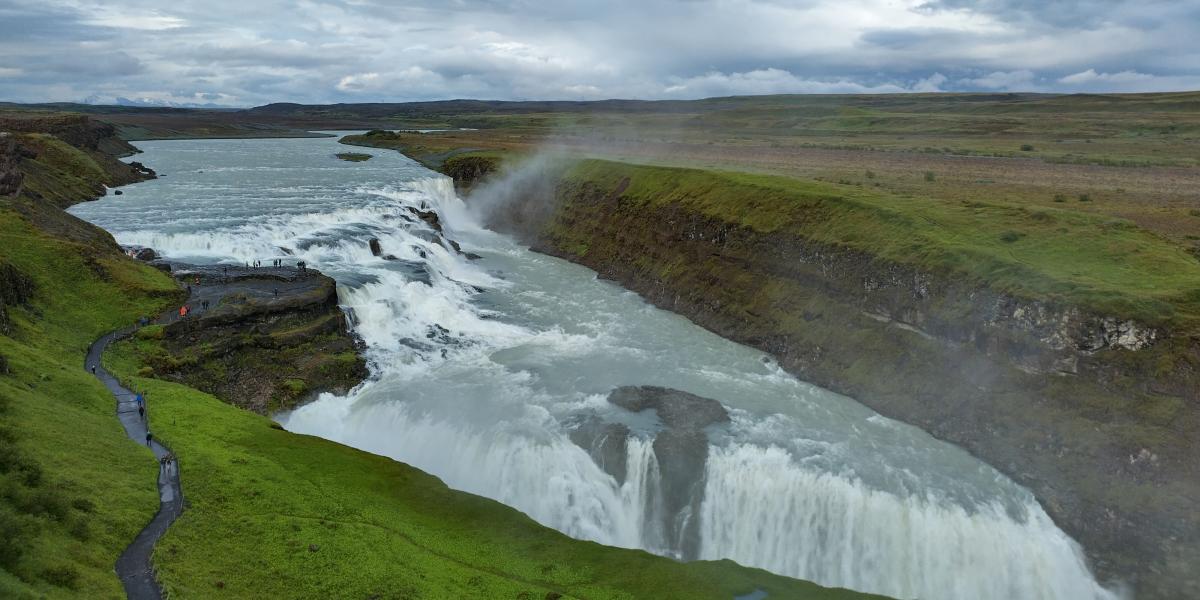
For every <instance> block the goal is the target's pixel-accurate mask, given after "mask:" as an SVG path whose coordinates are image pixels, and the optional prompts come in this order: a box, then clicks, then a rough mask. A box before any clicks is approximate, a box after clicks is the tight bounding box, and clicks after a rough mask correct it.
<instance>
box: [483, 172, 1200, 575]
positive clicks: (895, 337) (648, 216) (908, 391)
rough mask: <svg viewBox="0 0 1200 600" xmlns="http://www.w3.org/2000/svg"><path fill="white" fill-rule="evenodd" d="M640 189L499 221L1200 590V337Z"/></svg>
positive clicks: (1110, 564) (564, 191)
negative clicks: (960, 455)
mask: <svg viewBox="0 0 1200 600" xmlns="http://www.w3.org/2000/svg"><path fill="white" fill-rule="evenodd" d="M624 185H628V182H621V183H620V184H616V185H614V186H610V187H604V188H602V187H600V186H596V185H589V184H588V183H587V182H583V183H580V182H578V181H563V182H559V183H558V185H552V186H545V187H548V188H550V192H549V194H550V195H547V194H544V193H538V188H536V187H535V188H531V190H522V193H520V194H518V196H519V198H517V199H516V200H515V201H514V203H513V204H509V205H505V210H504V211H503V213H500V214H497V215H496V217H497V218H495V219H493V221H494V222H495V223H496V224H499V225H501V226H506V228H507V230H509V231H512V232H514V233H517V234H518V235H521V236H523V237H524V239H525V240H526V241H528V242H529V243H530V244H531V245H532V246H533V247H534V248H535V249H537V250H540V251H543V252H546V253H549V254H553V255H556V256H560V257H562V258H566V259H568V260H571V261H574V262H577V263H580V264H582V265H585V266H588V267H590V268H592V269H594V270H596V271H597V272H598V273H599V275H600V276H601V277H603V278H608V279H612V280H615V281H617V282H619V283H620V284H622V285H623V286H624V287H626V288H628V289H631V290H633V291H635V292H638V293H639V294H641V295H642V296H643V297H644V298H646V299H647V300H648V301H649V302H651V303H653V304H655V305H657V306H660V307H662V308H666V309H669V310H672V311H675V312H678V313H680V314H682V315H684V316H687V317H688V318H690V319H691V320H693V321H694V322H696V323H697V324H699V325H701V326H703V327H705V328H707V329H710V330H712V331H714V332H716V333H718V334H720V335H722V336H724V337H726V338H729V339H733V340H735V341H738V342H741V343H745V344H747V345H750V346H753V347H756V348H759V349H762V350H764V351H766V352H768V353H770V354H772V355H774V356H775V357H776V358H777V359H778V360H779V362H780V364H781V365H782V366H783V367H784V368H786V369H788V370H789V371H791V372H792V373H795V374H796V375H797V376H799V377H801V378H803V379H805V380H807V381H811V382H813V383H816V384H818V385H821V386H823V387H826V388H829V389H832V390H835V391H838V392H841V393H845V394H847V395H850V396H852V397H854V398H856V399H858V400H859V401H861V402H863V403H864V404H866V405H868V406H870V407H872V408H874V409H875V410H877V411H879V412H880V413H882V414H884V415H886V416H889V417H892V418H896V419H899V420H903V421H906V422H908V423H912V424H914V425H917V426H919V427H922V428H923V429H925V430H926V431H929V432H930V433H932V434H934V435H935V436H937V437H939V438H941V439H944V440H947V441H950V442H952V443H955V444H958V445H961V446H963V447H964V448H966V449H968V450H969V451H971V452H972V453H973V454H975V455H977V456H979V457H980V458H982V459H984V460H985V461H987V462H989V463H990V464H992V465H994V466H996V467H997V468H999V469H1000V470H1001V471H1003V472H1005V473H1006V474H1008V475H1009V476H1010V477H1012V478H1013V479H1015V480H1016V481H1017V482H1019V483H1021V484H1023V485H1025V486H1027V487H1029V488H1030V489H1031V490H1033V491H1034V493H1035V494H1036V495H1037V497H1038V499H1039V500H1040V501H1041V503H1042V504H1043V505H1044V506H1045V508H1046V509H1047V511H1048V512H1049V513H1050V514H1051V516H1052V517H1053V518H1054V519H1055V521H1056V522H1057V523H1058V524H1059V525H1060V526H1061V527H1063V528H1064V529H1065V530H1066V531H1067V532H1068V533H1070V534H1071V535H1072V536H1074V537H1075V538H1076V539H1078V540H1079V541H1080V542H1081V543H1082V544H1083V545H1084V547H1085V549H1086V550H1087V551H1088V553H1089V555H1090V556H1091V558H1092V559H1093V563H1094V566H1095V567H1096V568H1097V570H1098V571H1099V573H1100V575H1101V576H1102V577H1104V578H1113V579H1123V580H1126V581H1131V580H1132V581H1134V582H1136V585H1137V587H1138V592H1139V597H1143V598H1171V597H1186V596H1189V595H1196V594H1200V577H1197V576H1196V575H1195V574H1194V573H1191V572H1190V571H1189V570H1188V569H1184V568H1183V567H1182V565H1186V564H1195V563H1196V561H1197V560H1200V513H1197V511H1195V508H1194V507H1195V506H1196V505H1197V504H1200V467H1198V466H1197V463H1196V461H1195V460H1194V457H1195V456H1196V455H1197V454H1198V453H1200V341H1198V340H1196V339H1194V338H1192V337H1190V336H1188V335H1186V334H1185V335H1180V334H1179V333H1177V332H1172V331H1168V330H1165V329H1162V328H1160V327H1155V326H1148V325H1145V324H1143V323H1140V322H1137V321H1135V320H1130V319H1127V318H1116V317H1113V316H1110V315H1102V314H1092V313H1088V312H1086V311H1083V310H1081V309H1079V308H1078V307H1075V306H1071V305H1064V304H1061V303H1057V302H1055V301H1053V300H1049V299H1035V298H1025V297H1019V296H1015V295H1011V294H1007V293H1005V292H1002V291H997V290H993V289H989V288H986V287H982V286H980V285H978V284H973V283H967V282H964V281H961V280H959V279H956V278H955V277H954V276H952V275H947V274H938V273H930V272H922V271H919V270H917V269H914V268H912V267H909V266H906V265H902V264H897V263H894V262H890V261H888V260H885V259H882V258H880V257H877V256H871V255H868V254H865V253H862V252H859V251H855V250H852V249H848V248H844V247H835V246H831V245H828V244H822V243H818V242H814V241H812V240H810V239H806V238H803V237H799V236H795V235H791V234H788V233H786V232H785V231H782V230H780V231H776V232H774V233H762V232H758V231H753V230H750V229H748V228H745V227H741V226H738V225H735V224H732V223H730V222H727V221H723V220H720V219H718V218H714V217H712V216H708V215H705V214H701V213H699V212H694V211H691V210H687V209H684V208H683V207H682V206H681V205H679V204H675V203H663V204H660V205H659V204H644V203H636V202H625V201H624V199H623V197H622V193H623V191H622V190H623V187H624ZM526 192H528V193H526ZM512 215H517V216H518V218H513V217H512ZM1147 457H1153V459H1151V458H1147ZM1164 486H1169V487H1170V489H1171V490H1172V492H1171V493H1169V494H1168V493H1163V491H1162V490H1163V489H1164Z"/></svg>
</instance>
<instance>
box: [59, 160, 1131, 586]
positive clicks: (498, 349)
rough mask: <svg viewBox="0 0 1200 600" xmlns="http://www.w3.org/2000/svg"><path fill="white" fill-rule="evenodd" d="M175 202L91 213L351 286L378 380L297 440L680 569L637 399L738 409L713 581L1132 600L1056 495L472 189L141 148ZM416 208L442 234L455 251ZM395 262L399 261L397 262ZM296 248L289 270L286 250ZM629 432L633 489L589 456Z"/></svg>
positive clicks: (112, 223)
mask: <svg viewBox="0 0 1200 600" xmlns="http://www.w3.org/2000/svg"><path fill="white" fill-rule="evenodd" d="M139 146H141V147H142V148H143V149H144V150H145V151H146V153H145V154H144V155H143V156H141V157H139V158H138V160H140V161H142V162H144V163H146V164H148V165H150V166H152V167H154V168H155V169H158V170H159V172H160V173H162V174H163V175H165V177H163V178H161V179H158V180H154V181H150V182H146V183H142V184H138V185H135V186H130V187H128V188H126V189H125V194H124V195H123V196H119V197H109V198H105V199H103V200H101V201H98V202H94V203H86V204H81V205H78V206H76V207H75V208H73V209H72V211H73V212H74V213H75V214H77V215H79V216H81V217H83V218H85V219H88V220H90V221H92V222H94V223H97V224H99V225H101V226H103V227H104V228H106V229H108V230H109V231H111V232H112V233H113V234H114V235H115V236H116V238H117V239H118V240H119V241H120V242H122V243H125V244H137V245H145V246H150V247H153V248H155V249H156V250H158V251H159V252H161V253H163V254H165V255H166V256H168V257H170V258H173V259H178V260H184V261H192V262H206V263H213V262H221V261H230V262H241V263H244V262H247V261H251V260H254V259H259V260H263V261H264V262H266V261H269V260H271V259H273V258H283V259H285V260H286V261H287V262H288V263H289V264H290V263H291V262H292V261H295V260H297V259H302V260H306V261H308V263H309V264H310V265H312V266H315V267H316V268H318V269H321V270H322V271H323V272H325V273H327V274H329V275H331V276H333V277H335V278H336V279H337V280H338V282H339V293H340V295H341V299H342V302H343V305H344V307H345V309H346V311H347V312H348V313H349V314H350V315H351V316H352V319H353V324H354V327H355V331H356V332H357V333H358V334H359V335H360V336H362V338H363V340H364V341H365V342H366V345H367V353H368V359H369V362H370V365H371V371H372V376H371V378H370V380H369V381H367V382H365V383H364V384H362V385H361V386H359V387H358V388H357V389H355V390H353V391H352V392H351V393H350V394H348V395H346V396H341V397H338V396H332V395H324V396H322V397H321V398H319V399H318V400H316V401H315V402H313V403H311V404H308V405H306V406H304V407H302V408H300V409H298V410H296V411H294V412H293V413H292V414H290V415H280V416H279V419H280V420H281V422H282V423H283V424H284V425H285V426H286V427H287V428H288V429H289V430H292V431H297V432H303V433H309V434H314V435H319V436H322V437H325V438H329V439H331V440H336V441H339V442H342V443H345V444H348V445H351V446H355V447H358V448H362V449H365V450H368V451H371V452H375V453H379V454H383V455H386V456H390V457H393V458H395V459H397V460H400V461H404V462H406V463H409V464H412V465H414V466H416V467H418V468H421V469H423V470H425V471H428V472H430V473H433V474H435V475H437V476H438V477H441V478H442V479H443V480H445V481H446V483H448V484H449V485H450V486H452V487H454V488H457V489H460V490H465V491H468V492H472V493H476V494H480V495H484V496H488V497H491V498H495V499H497V500H499V501H501V502H504V503H506V504H509V505H511V506H514V507H516V508H518V509H520V510H522V511H524V512H525V513H527V514H529V515H530V516H531V517H533V518H534V519H536V520H538V521H539V522H541V523H543V524H545V525H548V526H550V527H554V528H556V529H558V530H561V531H563V532H565V533H567V534H569V535H571V536H574V537H578V538H583V539H589V540H595V541H598V542H601V543H604V544H611V545H616V546H625V547H639V548H645V549H648V550H651V551H653V552H657V553H660V554H666V555H673V556H678V555H680V553H681V549H680V548H672V547H668V544H667V542H666V541H665V540H667V539H670V538H669V537H668V536H666V535H664V532H663V531H662V527H661V526H660V525H659V524H658V523H659V522H660V519H658V517H659V516H660V515H656V514H654V513H655V512H656V511H658V510H661V506H662V499H661V497H660V495H661V493H662V490H661V487H660V485H659V466H658V461H657V458H656V456H655V453H654V450H653V448H652V446H651V444H650V440H651V438H652V436H653V435H654V432H655V431H657V429H658V428H659V427H660V423H659V422H658V420H657V419H656V418H655V416H654V415H653V414H652V413H649V414H637V415H633V414H629V413H627V412H625V411H623V410H622V409H620V408H617V407H615V406H612V405H610V404H609V403H608V402H607V401H606V399H605V398H606V395H607V393H608V392H609V391H610V390H612V389H613V388H615V387H617V386H620V385H659V386H664V387H671V388H676V389H681V390H685V391H688V392H692V393H694V394H698V395H701V396H705V397H709V398H713V399H716V400H719V401H720V402H721V403H722V404H723V405H725V406H726V407H727V408H728V409H729V411H730V413H731V417H732V422H731V423H730V424H729V425H728V426H723V427H715V428H711V429H710V430H709V432H708V433H709V438H710V442H711V445H710V452H709V458H708V461H707V463H706V465H705V467H704V469H705V482H704V486H703V500H702V503H701V505H700V510H699V514H697V515H684V516H685V517H689V518H692V519H699V532H700V546H699V550H698V554H699V557H701V558H714V559H715V558H732V559H734V560H736V561H738V562H740V563H743V564H747V565H753V566H758V567H762V568H765V569H768V570H771V571H773V572H776V573H781V574H784V575H790V576H795V577H800V578H804V579H810V580H813V581H816V582H818V583H821V584H824V585H829V586H843V587H849V588H853V589H857V590H863V591H871V592H878V593H882V594H887V595H890V596H894V597H897V598H918V597H919V598H926V599H933V600H938V599H947V600H949V599H960V598H977V599H985V600H986V599H996V600H1001V599H1003V600H1008V599H1012V598H1023V599H1047V600H1049V599H1057V600H1068V599H1069V600H1075V599H1089V600H1090V599H1096V600H1101V599H1110V598H1115V597H1116V595H1115V594H1114V593H1113V592H1110V591H1107V590H1105V589H1104V588H1102V587H1101V586H1100V585H1099V584H1098V583H1097V582H1096V581H1095V579H1094V578H1093V577H1092V576H1091V574H1090V573H1089V571H1088V567H1087V564H1086V561H1085V559H1084V557H1083V554H1082V552H1081V550H1080V548H1079V547H1078V545H1077V544H1076V543H1075V542H1074V541H1072V540H1071V539H1070V538H1069V537H1068V536H1067V535H1066V534H1064V533H1063V532H1062V531H1060V530H1059V529H1058V528H1057V527H1056V526H1055V525H1054V524H1053V523H1052V522H1051V520H1050V519H1049V518H1048V517H1047V515H1046V513H1045V512H1044V511H1043V510H1042V508H1041V507H1040V506H1039V505H1038V504H1037V502H1036V501H1035V500H1034V498H1033V497H1032V495H1031V494H1030V493H1029V492H1028V491H1026V490H1024V489H1023V488H1021V487H1019V486H1017V485H1015V484H1014V483H1012V482H1011V481H1010V480H1008V479H1007V478H1005V477H1004V476H1003V475H1001V474H1000V473H998V472H997V471H995V470H994V469H992V468H991V467H989V466H987V465H985V464H983V463H981V462H980V461H978V460H975V459H974V458H972V457H971V456H969V455H968V454H966V453H965V452H963V451H961V450H960V449H958V448H956V447H953V446H950V445H948V444H944V443H941V442H939V441H937V440H935V439H933V438H932V437H930V436H929V435H927V434H925V433H923V432H921V431H920V430H918V429H915V428H913V427H909V426H907V425H904V424H901V423H898V422H895V421H891V420H888V419H885V418H883V417H881V416H879V415H877V414H875V413H873V412H872V411H870V410H869V409H867V408H865V407H863V406H862V405H860V404H858V403H856V402H855V401H853V400H852V399H850V398H846V397H844V396H840V395H838V394H834V393H832V392H829V391H826V390H823V389H820V388H817V387H814V386H812V385H809V384H807V383H804V382H802V381H799V380H797V379H795V378H794V377H792V376H790V375H788V374H787V373H785V372H783V371H782V370H781V369H780V368H779V367H778V366H777V365H776V364H775V363H774V362H773V361H772V360H770V359H769V358H768V357H767V356H765V355H763V354H762V353H760V352H757V351H755V350H752V349H749V348H746V347H744V346H740V345H737V344H734V343H732V342H729V341H727V340H724V339H721V338H719V337H717V336H715V335H713V334H711V333H709V332H707V331H705V330H704V329H702V328H700V327H697V326H695V325H693V324H691V323H690V322H688V321H687V320H686V319H683V318H681V317H679V316H677V315H674V314H671V313H668V312H664V311H661V310H658V309H656V308H654V307H652V306H650V305H648V304H646V303H645V302H643V301H642V300H641V299H640V298H638V297H637V296H636V295H634V294H632V293H629V292H627V291H624V290H622V289H620V288H619V287H617V286H615V285H612V284H610V283H607V282H603V281H599V280H597V279H596V277H595V274H594V273H592V272H591V271H588V270H587V269H584V268H582V267H579V266H576V265H572V264H569V263H566V262H564V261H560V260H557V259H554V258H550V257H547V256H543V255H539V254H536V253H533V252H530V251H529V250H528V249H526V248H524V247H521V246H519V245H518V244H516V243H515V242H513V241H512V240H511V239H509V238H507V237H505V236H502V235H498V234H495V233H492V232H488V231H486V230H483V229H481V228H480V227H479V226H477V225H476V223H475V221H474V219H473V218H472V216H471V215H470V213H469V211H468V210H467V207H465V206H464V204H463V203H462V202H461V201H460V200H459V199H458V198H457V197H455V195H454V190H453V188H452V186H451V184H450V182H449V180H447V179H445V178H443V177H440V176H437V175H435V174H433V173H431V172H429V171H427V170H425V169H423V168H421V167H419V166H417V165H415V164H414V163H412V162H411V161H409V160H407V159H405V158H404V157H402V156H400V155H399V154H396V153H393V152H389V151H370V152H371V153H372V154H375V157H374V158H373V159H371V160H370V161H367V162H363V163H349V162H342V161H338V160H337V159H335V158H334V157H333V154H334V153H335V152H337V151H341V150H342V149H344V147H340V146H338V145H337V144H336V143H335V142H334V141H333V140H329V139H321V140H313V139H301V140H296V139H290V140H240V141H239V140H195V141H163V142H145V143H140V144H139ZM409 208H416V209H432V210H435V211H437V212H438V214H439V215H440V217H441V221H442V223H443V224H444V225H445V228H446V232H447V234H448V236H449V237H450V238H452V239H455V240H457V241H458V242H460V243H461V244H462V246H463V249H464V250H466V251H470V252H475V253H477V254H479V255H481V256H482V258H480V259H478V260H468V259H467V258H466V257H464V256H463V255H460V254H458V253H456V252H454V251H453V250H452V249H450V248H448V247H447V245H445V244H444V243H443V242H442V241H441V240H440V239H439V237H438V235H437V234H436V233H435V232H434V231H433V230H432V229H431V228H430V227H429V226H428V225H426V224H425V223H423V222H421V221H420V220H419V219H414V218H413V215H412V212H411V211H410V210H409ZM372 237H375V238H378V239H379V240H380V243H381V246H382V247H383V250H384V252H385V253H388V254H392V255H394V256H395V257H396V258H397V259H399V260H385V259H384V258H380V257H376V256H373V255H372V254H371V252H370V250H369V248H368V240H369V239H370V238H372ZM284 249H286V250H284ZM593 414H594V415H599V416H600V417H601V418H603V419H606V420H609V421H619V422H623V423H625V424H627V425H628V426H629V427H630V429H631V430H632V431H633V435H632V436H631V437H630V439H629V440H628V442H627V444H628V448H627V456H628V465H627V467H628V476H627V477H626V478H625V481H624V483H623V484H618V483H617V480H616V479H614V478H613V477H612V476H610V475H609V474H607V473H606V472H605V471H604V470H602V469H601V468H600V467H599V466H597V464H596V462H595V461H594V460H593V459H592V457H591V456H590V455H589V454H588V452H586V451H585V450H584V449H582V448H580V447H579V446H577V445H575V444H574V443H573V442H572V441H571V439H570V438H569V437H568V434H569V430H570V428H571V427H572V426H574V424H577V423H578V422H579V420H580V418H581V417H583V416H586V415H593Z"/></svg>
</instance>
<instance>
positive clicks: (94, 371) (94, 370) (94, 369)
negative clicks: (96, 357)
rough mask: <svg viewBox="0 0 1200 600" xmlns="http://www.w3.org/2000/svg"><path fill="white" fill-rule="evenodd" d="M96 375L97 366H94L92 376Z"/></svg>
mask: <svg viewBox="0 0 1200 600" xmlns="http://www.w3.org/2000/svg"><path fill="white" fill-rule="evenodd" d="M95 374H96V365H92V375H95Z"/></svg>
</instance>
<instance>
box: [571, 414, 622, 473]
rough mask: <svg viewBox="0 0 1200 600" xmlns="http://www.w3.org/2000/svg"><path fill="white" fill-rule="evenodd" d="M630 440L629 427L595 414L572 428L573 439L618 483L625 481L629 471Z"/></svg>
mask: <svg viewBox="0 0 1200 600" xmlns="http://www.w3.org/2000/svg"><path fill="white" fill-rule="evenodd" d="M628 440H629V427H627V426H625V425H624V424H621V423H605V422H604V421H602V420H600V418H599V417H597V416H595V415H592V416H590V417H588V418H587V419H585V420H584V421H583V422H582V423H580V424H579V425H578V426H576V427H575V429H572V430H571V441H572V442H574V443H575V445H576V446H579V447H580V448H583V449H584V450H587V453H588V455H589V456H591V457H592V460H593V461H595V462H596V464H597V465H598V466H599V467H600V468H601V469H603V470H604V472H605V473H608V474H609V475H612V476H613V478H614V479H616V480H617V485H623V484H624V483H625V475H626V473H627V471H628V465H627V461H628V453H627V448H628V446H627V442H628Z"/></svg>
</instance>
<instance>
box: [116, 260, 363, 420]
mask: <svg viewBox="0 0 1200 600" xmlns="http://www.w3.org/2000/svg"><path fill="white" fill-rule="evenodd" d="M173 272H174V273H175V275H176V276H177V277H179V278H181V279H182V280H183V281H185V282H187V283H188V285H190V286H191V288H192V297H191V299H190V300H189V302H188V306H189V307H190V308H191V313H190V314H189V316H187V317H185V318H182V319H179V320H177V321H175V322H173V323H170V324H169V325H167V326H165V327H161V326H151V327H148V328H145V329H143V330H142V332H141V333H140V334H139V335H140V336H141V337H143V338H144V339H149V340H155V341H157V345H158V348H157V349H156V350H155V351H154V352H152V353H150V354H148V355H147V356H145V357H144V359H145V361H146V364H148V365H149V366H150V367H151V370H152V374H153V375H154V376H156V377H159V378H163V379H168V380H172V381H178V382H181V383H184V384H186V385H189V386H191V387H195V388H197V389H201V390H204V391H206V392H209V393H211V394H213V395H215V396H217V397H219V398H221V399H222V400H225V401H226V402H229V403H230V404H233V405H235V406H238V407H241V408H245V409H247V410H252V411H255V412H258V413H262V414H269V413H272V412H276V411H279V410H287V409H290V408H293V407H294V406H296V405H297V404H299V403H301V402H304V401H305V400H307V399H310V398H314V397H315V396H316V395H317V394H319V393H321V392H325V391H330V392H336V393H345V392H346V391H348V390H349V389H350V388H352V387H354V386H355V385H357V384H358V383H360V382H361V381H362V380H363V379H364V378H365V377H366V376H367V370H366V365H365V362H364V361H363V359H362V357H361V356H360V351H361V347H360V344H359V343H358V342H357V340H356V339H355V338H354V337H353V336H352V334H351V333H350V331H349V328H348V326H347V322H346V316H345V314H344V313H343V312H342V310H341V309H340V308H339V306H338V295H337V286H336V284H335V282H334V281H333V279H331V278H329V277H326V276H325V275H322V274H320V273H318V272H316V271H313V270H311V269H309V270H308V271H307V272H298V271H294V270H291V269H283V268H280V269H265V268H262V269H245V268H234V269H225V268H224V267H221V268H218V267H207V268H199V267H193V266H190V265H178V264H176V265H174V270H173ZM197 278H198V280H199V283H198V284H197V283H196V281H197ZM205 301H207V302H208V306H209V307H208V308H207V309H205V308H204V307H203V306H204V304H203V303H204V302H205Z"/></svg>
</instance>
